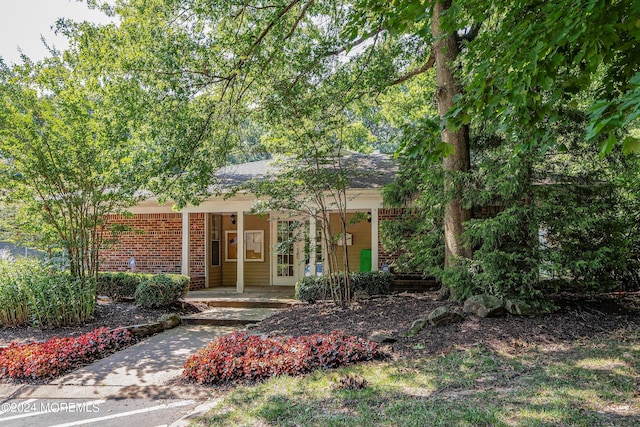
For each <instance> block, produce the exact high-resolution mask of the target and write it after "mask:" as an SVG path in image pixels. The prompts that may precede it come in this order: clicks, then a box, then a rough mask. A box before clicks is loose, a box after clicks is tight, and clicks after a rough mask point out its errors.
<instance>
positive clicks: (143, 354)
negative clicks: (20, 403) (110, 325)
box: [0, 325, 237, 399]
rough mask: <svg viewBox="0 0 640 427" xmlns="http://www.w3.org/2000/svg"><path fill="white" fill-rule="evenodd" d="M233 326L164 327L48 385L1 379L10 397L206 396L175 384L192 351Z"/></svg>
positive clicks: (196, 389)
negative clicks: (15, 382)
mask: <svg viewBox="0 0 640 427" xmlns="http://www.w3.org/2000/svg"><path fill="white" fill-rule="evenodd" d="M236 329H237V328H234V327H224V326H203V325H190V326H179V327H177V328H174V329H169V330H166V331H164V332H161V333H159V334H157V335H154V336H151V337H148V338H146V339H144V340H143V341H141V342H139V343H137V344H135V345H133V346H131V347H128V348H126V349H124V350H122V351H119V352H117V353H114V354H112V355H111V356H108V357H106V358H104V359H101V360H98V361H96V362H94V363H92V364H91V365H87V366H85V367H83V368H80V369H78V370H75V371H73V372H71V373H69V374H67V375H65V376H63V377H60V378H57V379H55V380H53V381H51V382H50V383H49V384H47V385H28V384H26V385H7V384H0V395H2V396H3V397H9V396H11V397H12V398H25V399H27V398H29V399H32V398H37V399H45V398H49V399H55V398H87V397H96V398H112V399H114V398H117V399H122V398H157V399H171V398H180V399H182V398H190V399H203V398H207V397H210V393H209V391H207V390H206V389H204V388H201V387H195V386H180V385H175V383H176V381H177V380H179V379H180V376H181V374H182V368H183V366H184V363H185V361H186V359H187V357H189V356H190V355H191V354H193V353H194V352H195V351H196V350H198V349H199V348H201V347H204V346H205V345H207V344H208V343H209V342H211V341H212V340H213V339H214V338H215V337H218V336H222V335H227V334H229V333H231V332H233V331H234V330H236Z"/></svg>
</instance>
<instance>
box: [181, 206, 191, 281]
mask: <svg viewBox="0 0 640 427" xmlns="http://www.w3.org/2000/svg"><path fill="white" fill-rule="evenodd" d="M190 243H191V242H190V233H189V212H185V211H182V269H181V273H182V274H183V275H185V276H188V275H189V263H190V259H189V245H190Z"/></svg>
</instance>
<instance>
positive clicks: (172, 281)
mask: <svg viewBox="0 0 640 427" xmlns="http://www.w3.org/2000/svg"><path fill="white" fill-rule="evenodd" d="M189 280H190V278H189V277H188V276H182V275H180V274H158V275H156V276H152V277H151V278H150V279H148V280H146V281H144V282H142V283H140V284H139V285H138V287H137V289H136V292H135V300H136V304H138V305H140V306H142V307H164V306H167V305H170V304H173V303H174V302H176V301H178V299H180V298H182V297H184V296H185V295H186V294H187V291H188V290H189Z"/></svg>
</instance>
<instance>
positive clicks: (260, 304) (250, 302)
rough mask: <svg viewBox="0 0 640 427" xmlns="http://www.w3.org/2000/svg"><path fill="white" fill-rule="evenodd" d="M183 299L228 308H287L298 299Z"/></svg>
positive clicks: (296, 302) (297, 302)
mask: <svg viewBox="0 0 640 427" xmlns="http://www.w3.org/2000/svg"><path fill="white" fill-rule="evenodd" d="M184 301H186V302H191V303H199V304H206V305H208V306H209V307H230V308H289V307H291V306H293V305H296V304H299V303H300V301H298V300H294V299H279V298H197V297H196V298H184Z"/></svg>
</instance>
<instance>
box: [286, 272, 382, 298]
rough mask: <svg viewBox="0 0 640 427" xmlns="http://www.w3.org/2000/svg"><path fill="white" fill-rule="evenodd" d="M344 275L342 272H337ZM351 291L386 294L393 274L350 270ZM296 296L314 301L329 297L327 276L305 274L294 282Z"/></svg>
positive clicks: (353, 292) (365, 293)
mask: <svg viewBox="0 0 640 427" xmlns="http://www.w3.org/2000/svg"><path fill="white" fill-rule="evenodd" d="M339 274H340V277H341V278H343V277H344V273H339ZM350 276H351V293H352V294H364V295H386V294H388V293H389V292H391V285H392V284H393V278H394V276H393V274H391V273H387V272H382V271H367V272H352V273H350ZM296 298H297V299H299V300H300V301H306V302H315V301H318V300H323V299H329V298H331V291H330V289H329V278H328V277H327V276H307V277H304V278H303V279H302V280H300V281H299V282H298V283H296Z"/></svg>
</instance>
